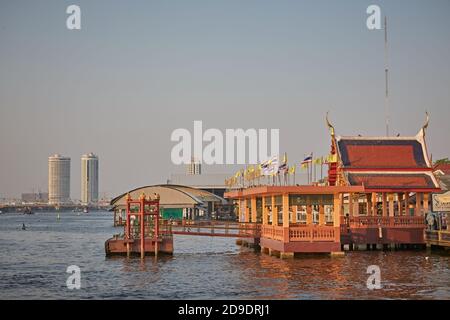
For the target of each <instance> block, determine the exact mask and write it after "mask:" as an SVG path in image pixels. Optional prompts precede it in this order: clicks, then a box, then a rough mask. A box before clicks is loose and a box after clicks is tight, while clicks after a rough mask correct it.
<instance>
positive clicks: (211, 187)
mask: <svg viewBox="0 0 450 320" xmlns="http://www.w3.org/2000/svg"><path fill="white" fill-rule="evenodd" d="M229 176H230V175H229V174H222V173H216V174H197V175H190V174H172V175H170V179H168V181H167V183H168V184H173V185H182V186H188V187H191V188H195V189H200V190H203V191H207V192H210V193H212V194H214V195H216V196H219V197H221V198H223V196H224V193H225V190H226V189H227V186H226V185H225V179H227V178H229ZM208 206H209V207H208V210H209V211H210V212H214V211H217V212H216V213H215V214H214V215H216V216H223V215H229V214H232V212H233V208H232V207H233V206H232V204H231V203H230V202H228V201H225V202H223V203H221V204H220V205H216V206H215V207H212V206H211V203H209V204H208Z"/></svg>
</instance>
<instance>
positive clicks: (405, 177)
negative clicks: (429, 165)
mask: <svg viewBox="0 0 450 320" xmlns="http://www.w3.org/2000/svg"><path fill="white" fill-rule="evenodd" d="M347 177H348V181H349V182H350V185H352V186H354V185H362V184H363V185H364V187H365V188H366V189H402V190H404V189H415V190H417V189H434V188H439V186H438V185H437V183H436V182H435V181H434V180H433V179H432V177H431V176H430V175H429V174H427V173H405V174H402V173H354V172H353V173H350V172H349V173H348V174H347Z"/></svg>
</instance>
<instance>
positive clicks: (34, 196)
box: [22, 192, 48, 203]
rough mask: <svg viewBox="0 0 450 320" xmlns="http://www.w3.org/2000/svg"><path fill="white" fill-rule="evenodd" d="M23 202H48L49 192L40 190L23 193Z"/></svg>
mask: <svg viewBox="0 0 450 320" xmlns="http://www.w3.org/2000/svg"><path fill="white" fill-rule="evenodd" d="M22 202H25V203H47V202H48V193H47V192H38V193H22Z"/></svg>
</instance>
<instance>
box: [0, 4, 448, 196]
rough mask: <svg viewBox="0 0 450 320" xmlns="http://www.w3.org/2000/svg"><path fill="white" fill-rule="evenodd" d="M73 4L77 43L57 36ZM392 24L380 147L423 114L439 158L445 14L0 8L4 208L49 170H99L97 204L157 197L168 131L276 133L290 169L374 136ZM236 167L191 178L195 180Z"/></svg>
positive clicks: (404, 9) (444, 109) (278, 7)
mask: <svg viewBox="0 0 450 320" xmlns="http://www.w3.org/2000/svg"><path fill="white" fill-rule="evenodd" d="M70 4H77V5H79V6H80V7H81V11H82V24H81V26H82V29H81V30H68V29H67V28H66V18H67V16H68V15H67V14H66V8H67V6H68V5H70ZM371 4H377V5H379V6H380V7H381V10H382V15H387V16H388V18H389V65H390V83H389V86H390V110H391V112H390V115H391V117H390V118H391V134H392V135H396V134H397V133H400V134H401V135H402V136H413V135H415V134H416V133H417V131H418V130H419V129H420V127H421V126H422V124H423V122H424V120H425V111H428V112H429V113H430V126H429V128H428V131H427V144H428V151H429V153H430V154H432V156H433V160H436V159H439V158H445V157H449V156H450V148H449V147H450V143H449V137H450V125H449V124H448V122H449V119H450V90H449V88H450V59H449V57H450V41H449V39H450V20H449V19H448V13H449V12H450V1H448V0H432V1H420V0H411V1H410V0H399V1H365V0H362V1H361V0H348V1H334V0H329V1H312V0H311V1H283V0H282V1H268V0H267V1H266V0H249V1H238V0H227V1H207V0H201V1H200V0H190V1H182V0H160V1H113V0H111V1H102V0H99V1H50V0H43V1H23V0H18V1H0V41H1V43H2V45H1V46H0V70H1V72H0V151H1V155H2V157H1V165H0V198H3V197H17V198H18V197H20V194H21V193H26V192H31V191H33V190H34V191H36V192H37V191H38V190H41V191H43V192H46V191H47V179H48V176H47V174H48V169H47V161H48V157H49V156H50V155H53V154H55V153H59V154H62V155H64V156H67V157H70V158H71V159H72V164H71V197H72V198H74V199H80V190H81V186H80V176H81V171H80V170H81V156H82V155H83V154H86V153H89V152H94V153H95V154H96V155H98V156H99V159H101V166H100V168H99V181H100V190H99V196H100V197H101V196H102V195H104V194H105V193H106V194H107V195H108V196H115V195H117V194H120V193H122V192H124V191H126V190H128V189H131V188H135V187H139V186H142V185H149V184H158V183H165V182H166V180H167V179H168V178H169V176H170V174H171V173H184V172H185V170H186V167H185V166H184V165H180V166H176V165H173V164H172V163H171V161H170V152H171V149H172V147H173V146H174V144H175V143H173V142H171V141H170V135H171V133H172V131H173V130H175V129H177V128H186V129H188V130H192V129H193V122H194V120H201V121H203V124H204V126H205V129H207V128H218V129H220V130H223V131H224V130H225V129H227V128H243V129H248V128H256V129H259V128H267V129H271V128H276V129H280V152H281V153H284V152H287V153H288V155H289V161H290V162H291V163H293V162H295V163H297V164H298V163H299V162H300V161H301V160H302V159H303V157H304V156H305V155H306V154H309V153H310V152H314V155H317V156H321V155H326V154H327V153H328V151H329V147H330V138H329V135H328V131H327V128H326V126H325V120H324V118H325V113H326V112H327V111H330V119H331V121H332V122H333V124H334V126H335V128H336V133H337V134H338V135H358V134H361V135H372V136H380V135H384V133H385V113H384V110H385V109H384V106H385V102H384V43H383V41H384V32H383V30H372V31H371V30H368V29H367V27H366V19H367V14H366V8H367V7H368V6H369V5H371ZM240 167H242V166H227V165H223V166H207V165H204V164H203V165H202V173H223V172H227V173H234V172H235V171H236V170H237V169H238V168H240Z"/></svg>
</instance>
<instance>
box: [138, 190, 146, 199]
mask: <svg viewBox="0 0 450 320" xmlns="http://www.w3.org/2000/svg"><path fill="white" fill-rule="evenodd" d="M139 200H145V193H144V192H142V193H141V196H140V197H139Z"/></svg>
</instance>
